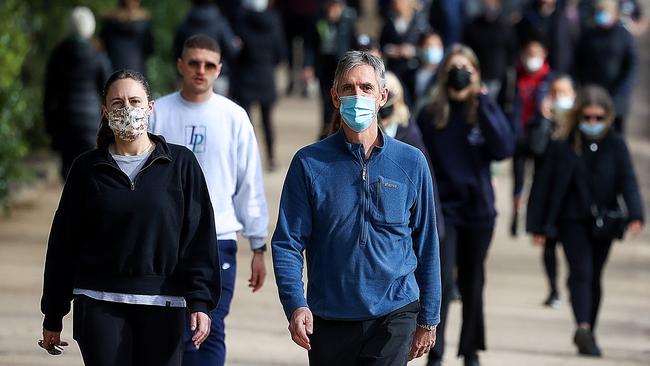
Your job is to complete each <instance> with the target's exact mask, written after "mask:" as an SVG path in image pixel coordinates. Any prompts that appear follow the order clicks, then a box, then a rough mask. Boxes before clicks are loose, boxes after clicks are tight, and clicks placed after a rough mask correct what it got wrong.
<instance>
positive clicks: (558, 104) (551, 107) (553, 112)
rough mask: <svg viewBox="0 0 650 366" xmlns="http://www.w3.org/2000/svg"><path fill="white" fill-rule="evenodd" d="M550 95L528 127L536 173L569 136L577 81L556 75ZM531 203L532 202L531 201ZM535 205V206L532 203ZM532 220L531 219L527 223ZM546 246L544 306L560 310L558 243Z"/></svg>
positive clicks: (548, 240) (553, 239)
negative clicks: (557, 143)
mask: <svg viewBox="0 0 650 366" xmlns="http://www.w3.org/2000/svg"><path fill="white" fill-rule="evenodd" d="M549 84H550V85H549V88H548V89H549V92H548V94H547V95H546V96H544V99H543V100H542V103H541V106H540V107H541V108H540V110H539V111H537V112H536V114H535V117H534V118H533V119H532V120H531V121H530V123H529V124H528V137H527V140H528V148H529V151H530V153H531V154H532V155H533V156H534V157H535V172H537V170H538V169H541V168H540V167H541V166H542V165H543V163H544V157H545V152H546V150H547V148H548V145H549V144H550V143H551V141H554V140H562V139H566V138H567V136H568V134H569V130H568V129H569V128H570V127H571V126H569V124H570V123H569V122H570V121H569V120H570V118H571V110H572V109H573V106H574V104H575V98H576V89H575V85H574V83H573V80H572V79H571V77H570V76H568V75H566V74H555V75H553V76H552V77H551V81H550V83H549ZM534 176H535V175H534ZM529 200H530V198H529ZM528 204H529V205H532V203H530V202H529V203H528ZM530 217H531V216H530V215H528V216H527V219H528V218H530ZM535 244H536V245H542V246H543V247H544V248H543V250H542V251H543V255H542V263H543V265H544V273H545V275H546V279H547V280H548V287H549V292H548V294H547V296H546V297H545V299H544V303H543V304H544V305H545V306H548V307H551V308H558V307H559V306H560V292H559V289H558V286H557V259H556V252H557V247H558V244H559V242H558V240H557V238H556V237H546V240H545V241H544V243H535Z"/></svg>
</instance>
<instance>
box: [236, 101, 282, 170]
mask: <svg viewBox="0 0 650 366" xmlns="http://www.w3.org/2000/svg"><path fill="white" fill-rule="evenodd" d="M237 102H238V103H239V105H240V106H241V107H242V108H244V109H245V110H246V113H248V118H250V119H251V121H252V119H253V118H252V117H251V105H252V102H243V101H239V100H237ZM272 110H273V103H260V114H261V115H262V127H263V128H264V142H266V157H267V158H269V160H273V159H275V129H274V128H273V119H272V114H271V112H272Z"/></svg>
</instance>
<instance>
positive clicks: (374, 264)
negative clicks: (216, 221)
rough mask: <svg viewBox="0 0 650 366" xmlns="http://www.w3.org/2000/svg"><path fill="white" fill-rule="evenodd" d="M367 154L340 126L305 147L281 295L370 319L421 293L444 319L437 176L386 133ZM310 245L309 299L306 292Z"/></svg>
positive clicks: (276, 241) (291, 207) (292, 198)
mask: <svg viewBox="0 0 650 366" xmlns="http://www.w3.org/2000/svg"><path fill="white" fill-rule="evenodd" d="M379 138H380V139H382V140H383V142H382V143H380V145H381V146H377V147H375V148H374V149H373V151H372V154H371V156H370V158H369V159H367V160H365V159H364V155H365V153H364V149H363V145H361V144H353V143H349V142H347V139H346V138H345V134H344V133H343V131H342V130H339V131H338V132H337V133H335V134H333V135H331V136H330V137H328V138H326V139H324V140H321V141H319V142H317V143H315V144H312V145H309V146H307V147H304V148H302V149H301V150H299V151H298V152H297V153H296V155H295V156H294V158H293V160H292V162H291V166H290V167H289V171H288V173H287V177H286V180H285V182H284V188H283V190H282V198H281V201H280V211H279V215H278V223H277V226H276V230H275V233H274V235H273V239H272V248H273V264H274V269H275V277H276V281H277V285H278V291H279V293H280V301H281V302H282V306H283V307H284V311H285V313H286V315H287V318H290V317H291V314H292V313H293V311H294V310H295V309H297V308H299V307H304V306H309V308H310V309H311V311H312V312H313V314H314V315H316V316H319V317H321V318H324V319H329V320H351V321H356V320H368V319H374V318H378V317H381V316H383V315H386V314H388V313H390V312H392V311H394V310H397V309H399V308H401V307H403V306H405V305H407V304H410V303H412V302H414V301H417V300H419V302H420V307H421V309H420V313H419V315H418V324H422V325H436V324H438V322H439V320H440V316H439V313H440V297H441V295H440V294H441V287H440V258H439V254H438V252H439V250H438V235H437V231H436V225H435V219H436V215H435V207H434V206H435V205H434V199H433V186H432V181H431V174H430V173H429V167H428V165H427V161H426V158H425V157H424V155H423V154H422V152H420V151H419V150H418V149H416V148H415V147H412V146H409V145H407V144H404V143H402V142H399V141H397V140H395V139H393V138H391V137H388V136H386V135H384V134H383V133H382V132H379ZM303 253H304V254H306V258H307V260H306V262H307V278H308V281H307V299H305V296H304V293H303V288H304V286H303V280H302V278H303V277H302V269H303Z"/></svg>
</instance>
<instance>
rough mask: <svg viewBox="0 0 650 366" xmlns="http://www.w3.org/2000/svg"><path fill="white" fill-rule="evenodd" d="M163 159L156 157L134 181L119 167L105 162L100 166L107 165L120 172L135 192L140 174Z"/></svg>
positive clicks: (141, 170)
mask: <svg viewBox="0 0 650 366" xmlns="http://www.w3.org/2000/svg"><path fill="white" fill-rule="evenodd" d="M163 158H164V156H156V157H155V158H153V160H151V161H150V162H149V164H147V166H145V167H144V168H142V169H140V171H139V172H138V174H136V175H135V178H133V181H131V178H129V176H128V175H126V173H124V172H123V171H122V169H120V168H119V167H116V166H114V165H113V164H110V163H105V162H101V163H99V164H101V165H107V166H109V167H111V168H112V169H115V170H117V171H118V172H119V173H120V174H121V175H122V176H123V177H125V178H126V180H128V181H129V186H130V188H131V191H135V181H136V180H137V179H138V177H139V176H140V173H142V172H143V171H144V170H145V169H147V168H149V167H150V166H151V165H153V163H154V162H155V161H156V160H158V159H163Z"/></svg>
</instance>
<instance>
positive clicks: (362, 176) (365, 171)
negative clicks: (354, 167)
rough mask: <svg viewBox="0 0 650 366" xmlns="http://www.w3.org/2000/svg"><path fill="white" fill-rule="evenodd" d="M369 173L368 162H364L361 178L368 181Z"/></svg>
mask: <svg viewBox="0 0 650 366" xmlns="http://www.w3.org/2000/svg"><path fill="white" fill-rule="evenodd" d="M367 175H368V168H367V166H366V164H363V171H362V172H361V179H363V181H364V182H365V181H366V176H367Z"/></svg>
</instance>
